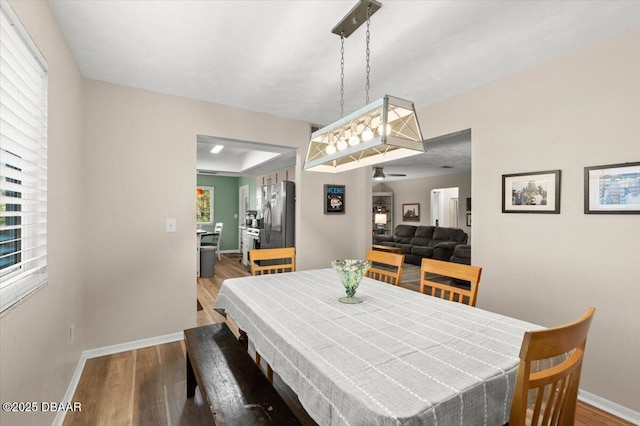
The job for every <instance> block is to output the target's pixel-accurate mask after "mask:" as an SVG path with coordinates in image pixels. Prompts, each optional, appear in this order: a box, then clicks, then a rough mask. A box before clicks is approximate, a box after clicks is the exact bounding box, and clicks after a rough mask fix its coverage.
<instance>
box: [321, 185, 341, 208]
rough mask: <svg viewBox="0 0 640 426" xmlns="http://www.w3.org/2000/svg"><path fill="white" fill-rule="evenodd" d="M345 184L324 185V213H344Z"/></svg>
mask: <svg viewBox="0 0 640 426" xmlns="http://www.w3.org/2000/svg"><path fill="white" fill-rule="evenodd" d="M344 202H345V186H344V185H325V186H324V214H344Z"/></svg>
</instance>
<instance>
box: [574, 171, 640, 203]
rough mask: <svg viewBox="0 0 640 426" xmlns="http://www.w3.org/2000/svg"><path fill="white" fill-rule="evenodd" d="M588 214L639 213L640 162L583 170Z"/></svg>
mask: <svg viewBox="0 0 640 426" xmlns="http://www.w3.org/2000/svg"><path fill="white" fill-rule="evenodd" d="M584 212H585V213H586V214H593V213H595V214H598V213H600V214H602V213H604V214H640V162H637V163H622V164H609V165H606V166H593V167H585V168H584Z"/></svg>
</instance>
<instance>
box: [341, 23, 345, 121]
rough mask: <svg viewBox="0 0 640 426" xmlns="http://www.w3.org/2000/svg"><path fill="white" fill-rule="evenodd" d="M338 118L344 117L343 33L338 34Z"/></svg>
mask: <svg viewBox="0 0 640 426" xmlns="http://www.w3.org/2000/svg"><path fill="white" fill-rule="evenodd" d="M340 117H344V31H343V32H342V33H341V34H340Z"/></svg>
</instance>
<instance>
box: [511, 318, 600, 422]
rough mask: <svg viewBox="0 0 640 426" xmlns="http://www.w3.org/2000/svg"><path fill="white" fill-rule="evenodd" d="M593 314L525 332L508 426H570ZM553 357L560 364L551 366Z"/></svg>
mask: <svg viewBox="0 0 640 426" xmlns="http://www.w3.org/2000/svg"><path fill="white" fill-rule="evenodd" d="M594 313H595V308H593V307H591V308H589V309H587V311H586V312H585V314H584V315H582V317H580V318H579V319H577V320H576V321H574V322H571V323H569V324H566V325H562V326H559V327H555V328H549V329H544V330H535V331H527V332H526V333H525V335H524V338H523V340H522V346H521V348H520V364H519V365H518V373H517V377H516V383H515V389H514V391H513V402H512V403H511V413H510V418H509V426H525V425H532V426H534V425H544V426H564V425H573V424H574V420H575V412H576V404H577V398H578V385H579V383H580V372H581V370H582V359H583V357H584V349H585V346H586V343H587V333H588V332H589V326H590V325H591V320H592V318H593V314H594ZM555 357H562V361H561V362H560V363H554V362H553V358H555Z"/></svg>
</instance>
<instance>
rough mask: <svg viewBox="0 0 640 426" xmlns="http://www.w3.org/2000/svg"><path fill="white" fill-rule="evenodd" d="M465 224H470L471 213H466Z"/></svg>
mask: <svg viewBox="0 0 640 426" xmlns="http://www.w3.org/2000/svg"><path fill="white" fill-rule="evenodd" d="M467 226H471V213H467Z"/></svg>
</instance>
